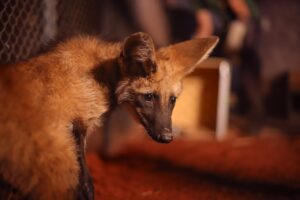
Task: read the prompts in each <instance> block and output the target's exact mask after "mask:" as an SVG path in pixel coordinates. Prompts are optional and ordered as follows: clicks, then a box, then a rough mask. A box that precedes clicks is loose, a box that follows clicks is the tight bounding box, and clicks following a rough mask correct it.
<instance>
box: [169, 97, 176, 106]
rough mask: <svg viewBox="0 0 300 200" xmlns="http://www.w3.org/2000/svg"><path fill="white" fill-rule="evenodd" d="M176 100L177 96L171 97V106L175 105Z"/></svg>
mask: <svg viewBox="0 0 300 200" xmlns="http://www.w3.org/2000/svg"><path fill="white" fill-rule="evenodd" d="M176 99H177V98H176V97H175V96H171V97H170V103H171V104H175V102H176Z"/></svg>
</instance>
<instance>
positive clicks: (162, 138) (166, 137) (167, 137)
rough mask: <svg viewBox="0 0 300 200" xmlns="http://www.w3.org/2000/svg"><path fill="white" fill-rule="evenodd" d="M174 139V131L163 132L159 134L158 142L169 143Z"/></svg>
mask: <svg viewBox="0 0 300 200" xmlns="http://www.w3.org/2000/svg"><path fill="white" fill-rule="evenodd" d="M172 140H173V134H172V133H162V134H160V135H158V142H161V143H169V142H171V141H172Z"/></svg>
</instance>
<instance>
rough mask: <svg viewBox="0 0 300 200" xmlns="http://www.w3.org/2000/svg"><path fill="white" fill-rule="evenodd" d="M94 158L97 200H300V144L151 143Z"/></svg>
mask: <svg viewBox="0 0 300 200" xmlns="http://www.w3.org/2000/svg"><path fill="white" fill-rule="evenodd" d="M121 152H122V153H120V154H118V155H117V156H115V157H113V158H110V159H106V160H102V159H99V157H97V156H96V154H93V153H89V154H88V164H89V167H90V171H91V174H92V176H93V178H94V184H95V190H96V191H95V192H96V199H99V200H100V199H101V200H103V199H104V200H110V199H112V200H118V199H120V200H121V199H122V200H126V199H128V200H135V199H136V200H138V199H151V200H152V199H153V200H155V199H157V200H167V199H176V200H184V199H187V200H194V199H238V200H240V199H251V200H253V199H300V138H292V139H285V138H283V137H276V138H252V139H251V138H239V139H234V140H231V141H226V142H221V143H220V142H216V141H187V140H179V139H177V140H176V141H174V142H172V143H171V144H168V145H163V144H156V143H155V142H152V141H150V140H149V139H146V140H142V141H136V142H135V143H132V144H130V145H127V147H126V148H125V149H123V150H122V151H121Z"/></svg>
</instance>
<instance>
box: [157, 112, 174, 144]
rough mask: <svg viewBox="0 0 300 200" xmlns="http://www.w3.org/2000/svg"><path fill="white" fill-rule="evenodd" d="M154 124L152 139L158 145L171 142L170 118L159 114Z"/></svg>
mask: <svg viewBox="0 0 300 200" xmlns="http://www.w3.org/2000/svg"><path fill="white" fill-rule="evenodd" d="M156 119H157V120H156V122H155V125H154V133H153V134H154V137H156V138H154V139H155V140H156V141H157V142H160V143H169V142H171V141H172V140H173V134H172V128H171V126H172V125H171V117H170V116H168V115H167V116H166V115H163V114H161V115H160V116H156Z"/></svg>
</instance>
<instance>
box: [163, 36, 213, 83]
mask: <svg viewBox="0 0 300 200" xmlns="http://www.w3.org/2000/svg"><path fill="white" fill-rule="evenodd" d="M218 41H219V38H218V37H214V36H212V37H208V38H200V39H193V40H188V41H185V42H181V43H177V44H174V45H171V46H168V47H165V48H162V49H160V50H159V52H158V55H159V56H160V57H161V58H163V59H165V60H168V61H169V63H171V64H170V65H169V66H170V70H169V71H170V73H172V75H173V76H174V77H176V78H179V79H181V78H183V77H184V76H186V75H187V74H189V73H191V72H192V71H193V70H194V69H195V68H196V66H197V65H198V64H199V63H201V62H202V61H203V60H204V59H206V58H207V57H208V55H209V54H210V52H211V51H212V50H213V48H214V47H215V46H216V44H217V43H218Z"/></svg>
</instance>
